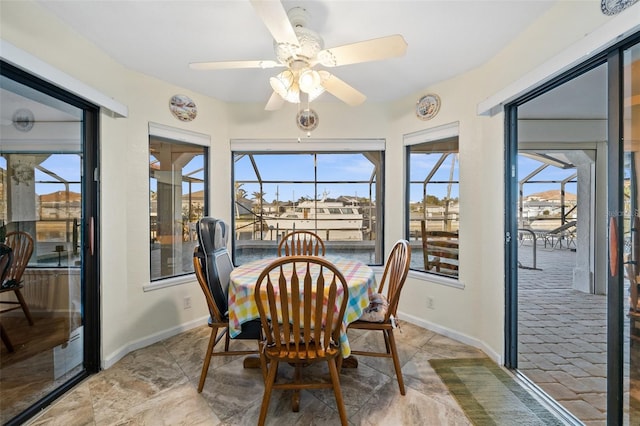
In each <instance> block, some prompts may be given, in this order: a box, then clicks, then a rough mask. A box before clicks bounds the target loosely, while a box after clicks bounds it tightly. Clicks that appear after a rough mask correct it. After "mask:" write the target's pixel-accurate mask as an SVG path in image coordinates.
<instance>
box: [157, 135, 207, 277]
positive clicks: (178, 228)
mask: <svg viewBox="0 0 640 426" xmlns="http://www.w3.org/2000/svg"><path fill="white" fill-rule="evenodd" d="M207 156H208V149H207V148H206V147H204V146H202V145H198V144H192V143H187V142H182V141H176V140H173V139H168V138H165V137H161V136H155V135H153V134H152V135H150V136H149V206H150V209H149V213H150V214H149V226H150V231H151V235H150V243H151V281H155V280H161V279H166V278H171V277H176V276H180V275H186V274H191V273H193V249H194V248H195V246H196V245H197V244H198V238H197V233H196V223H197V222H198V220H199V219H200V218H202V217H204V216H205V215H206V214H207V207H206V206H207V204H206V199H207V197H206V188H207V186H208V185H207V184H208V181H207V173H206V170H207V164H208V158H207Z"/></svg>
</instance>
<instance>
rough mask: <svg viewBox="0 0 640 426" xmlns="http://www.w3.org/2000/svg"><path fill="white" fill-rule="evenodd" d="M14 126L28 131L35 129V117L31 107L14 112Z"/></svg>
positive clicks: (22, 130)
mask: <svg viewBox="0 0 640 426" xmlns="http://www.w3.org/2000/svg"><path fill="white" fill-rule="evenodd" d="M12 121H13V127H15V128H16V129H17V130H20V131H21V132H28V131H29V130H31V129H33V123H34V122H35V117H34V116H33V112H31V110H30V109H26V108H20V109H19V110H17V111H16V112H14V113H13V120H12Z"/></svg>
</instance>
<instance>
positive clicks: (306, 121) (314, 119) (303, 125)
mask: <svg viewBox="0 0 640 426" xmlns="http://www.w3.org/2000/svg"><path fill="white" fill-rule="evenodd" d="M296 123H297V124H298V128H299V129H300V130H304V131H306V132H310V131H312V130H315V128H316V127H318V114H317V113H316V112H315V111H314V110H312V109H303V110H302V111H300V112H299V113H298V115H296Z"/></svg>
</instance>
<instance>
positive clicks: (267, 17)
mask: <svg viewBox="0 0 640 426" xmlns="http://www.w3.org/2000/svg"><path fill="white" fill-rule="evenodd" d="M251 5H253V8H254V9H255V10H256V13H257V14H258V16H260V19H262V21H263V22H264V24H265V25H266V26H267V29H268V30H269V32H270V33H271V35H272V36H273V39H274V40H275V41H276V42H278V43H289V44H293V45H298V44H300V43H299V42H298V37H297V36H296V33H295V31H293V26H291V22H290V21H289V16H287V11H286V10H285V9H284V6H283V5H282V3H281V2H279V1H274V0H251Z"/></svg>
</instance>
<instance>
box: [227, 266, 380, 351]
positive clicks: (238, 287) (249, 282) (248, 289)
mask: <svg viewBox="0 0 640 426" xmlns="http://www.w3.org/2000/svg"><path fill="white" fill-rule="evenodd" d="M326 259H327V260H328V261H330V262H332V263H333V264H334V265H335V266H336V268H337V269H338V270H339V271H340V272H342V274H343V275H344V277H345V279H346V280H347V286H348V288H349V300H348V303H347V310H346V312H345V317H344V323H343V327H342V328H343V330H342V333H341V334H340V347H341V350H342V356H343V357H345V358H346V357H348V356H349V355H350V354H351V347H350V346H349V339H348V338H347V333H346V329H347V325H348V324H349V323H351V322H353V321H355V320H357V319H358V318H360V316H361V315H362V312H363V311H364V308H366V307H367V306H368V305H369V296H370V295H371V294H373V292H375V291H376V290H377V288H376V278H375V275H374V273H373V270H372V269H371V268H370V267H369V266H367V265H366V264H364V263H362V262H359V261H357V260H353V259H348V258H344V257H335V256H327V257H326ZM274 260H275V258H265V259H259V260H256V261H253V262H249V263H246V264H244V265H241V266H238V267H236V268H235V269H234V270H233V272H231V282H230V283H229V334H230V336H231V337H232V338H233V337H235V336H237V335H238V334H240V331H241V324H242V323H244V322H247V321H251V320H253V319H257V318H260V314H259V312H258V306H257V305H256V302H255V299H254V291H255V287H256V280H257V279H258V276H259V275H260V273H261V272H262V271H263V270H264V269H265V268H266V267H267V266H268V265H269V264H270V263H271V262H273V261H274Z"/></svg>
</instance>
